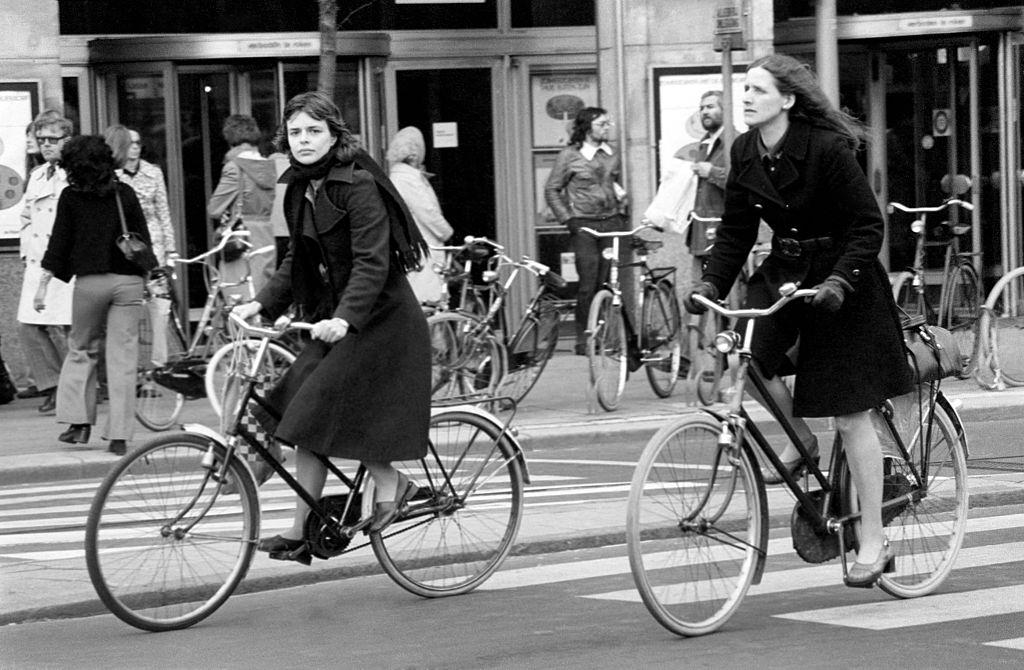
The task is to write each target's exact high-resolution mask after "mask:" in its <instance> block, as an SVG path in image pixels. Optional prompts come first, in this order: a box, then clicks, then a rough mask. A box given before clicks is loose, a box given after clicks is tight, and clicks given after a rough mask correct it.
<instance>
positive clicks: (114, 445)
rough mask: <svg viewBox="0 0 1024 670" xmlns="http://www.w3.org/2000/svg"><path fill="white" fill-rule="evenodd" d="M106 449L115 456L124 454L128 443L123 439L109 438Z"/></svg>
mask: <svg viewBox="0 0 1024 670" xmlns="http://www.w3.org/2000/svg"><path fill="white" fill-rule="evenodd" d="M107 451H109V452H110V453H112V454H115V455H117V456H124V454H125V452H126V451H128V445H127V444H126V443H125V441H124V440H111V441H110V447H108V448H107Z"/></svg>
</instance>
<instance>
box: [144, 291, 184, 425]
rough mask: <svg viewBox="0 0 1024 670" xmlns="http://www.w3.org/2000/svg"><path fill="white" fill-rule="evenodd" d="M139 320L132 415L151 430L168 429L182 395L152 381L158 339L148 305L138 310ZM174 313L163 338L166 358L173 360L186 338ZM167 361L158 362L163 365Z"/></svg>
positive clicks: (169, 317)
mask: <svg viewBox="0 0 1024 670" xmlns="http://www.w3.org/2000/svg"><path fill="white" fill-rule="evenodd" d="M140 312H141V317H140V320H139V362H138V374H137V377H136V380H135V418H136V419H138V420H139V423H141V424H142V425H143V426H145V427H146V428H148V429H150V430H155V431H162V430H167V429H169V428H171V426H173V425H174V423H175V422H176V421H177V420H178V417H179V416H180V415H181V410H182V408H183V407H184V406H185V396H184V395H182V394H181V393H176V392H174V391H172V390H171V389H169V388H167V387H165V386H161V385H159V384H157V383H156V381H154V380H153V372H154V370H156V368H157V364H156V363H155V362H154V361H153V357H154V353H156V351H157V350H159V348H160V347H159V345H158V346H157V347H156V349H154V345H155V344H157V343H158V340H159V339H160V335H159V333H157V332H156V331H154V329H153V323H152V320H151V317H150V312H149V307H148V305H143V306H142V309H141V310H140ZM176 320H177V315H175V314H170V315H168V319H167V325H166V328H164V334H163V339H164V341H165V342H166V352H165V353H166V358H167V359H169V360H173V359H174V358H176V357H180V356H181V354H182V353H183V352H184V351H185V340H184V336H183V335H182V333H181V330H180V326H178V325H177V322H176ZM165 362H166V361H160V364H161V365H162V364H163V363H165Z"/></svg>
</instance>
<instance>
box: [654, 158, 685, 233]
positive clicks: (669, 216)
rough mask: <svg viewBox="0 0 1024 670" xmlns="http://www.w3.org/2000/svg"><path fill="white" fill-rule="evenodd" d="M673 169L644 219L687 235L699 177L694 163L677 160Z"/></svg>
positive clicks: (659, 189)
mask: <svg viewBox="0 0 1024 670" xmlns="http://www.w3.org/2000/svg"><path fill="white" fill-rule="evenodd" d="M673 162H674V163H678V165H674V166H673V168H675V169H673V170H672V171H671V172H670V173H669V174H668V175H667V176H666V177H665V180H664V181H663V182H661V185H660V186H659V187H658V193H657V194H656V195H655V196H654V200H653V201H652V202H651V204H650V206H649V207H648V208H647V211H645V212H644V219H646V220H648V221H650V222H651V223H653V224H655V225H658V226H661V227H663V228H665V229H666V230H669V231H671V232H673V233H678V234H680V235H685V234H686V228H687V226H688V225H689V221H688V217H689V214H690V210H692V209H693V202H694V199H695V198H696V196H697V175H696V174H695V173H694V172H693V169H692V166H693V163H691V162H690V161H681V160H676V161H673Z"/></svg>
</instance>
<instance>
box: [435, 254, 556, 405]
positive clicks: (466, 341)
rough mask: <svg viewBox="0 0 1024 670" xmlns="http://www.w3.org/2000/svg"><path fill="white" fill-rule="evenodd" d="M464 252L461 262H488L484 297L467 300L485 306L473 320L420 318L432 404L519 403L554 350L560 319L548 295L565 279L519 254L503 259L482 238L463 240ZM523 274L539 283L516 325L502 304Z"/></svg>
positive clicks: (446, 315)
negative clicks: (426, 338) (427, 346)
mask: <svg viewBox="0 0 1024 670" xmlns="http://www.w3.org/2000/svg"><path fill="white" fill-rule="evenodd" d="M464 247H466V254H465V256H466V257H467V258H477V259H479V258H484V257H486V258H487V259H488V260H487V263H488V269H487V270H485V271H484V272H483V281H484V282H485V285H486V286H487V287H488V293H487V295H486V299H485V300H478V298H479V296H477V298H474V302H473V304H474V305H476V306H477V307H483V306H484V305H486V312H485V313H484V314H483V315H482V316H479V315H477V314H475V313H469V312H465V311H463V310H462V309H461V308H460V309H459V310H457V311H448V312H437V313H436V314H433V315H431V316H429V317H428V318H427V324H428V326H429V327H430V336H431V344H432V351H433V354H432V355H433V360H432V370H433V379H432V387H431V388H432V393H433V398H434V399H444V398H457V397H473V396H484V397H487V396H491V397H493V396H503V397H507V398H509V399H511V401H512V402H519V401H520V400H522V399H523V398H524V397H525V396H526V394H527V393H529V391H530V389H532V388H533V386H534V384H536V383H537V379H538V378H539V377H540V375H541V372H543V371H544V367H545V366H546V365H547V362H548V360H550V358H551V355H552V354H553V353H554V351H555V346H556V345H557V344H558V324H559V321H560V320H561V315H560V310H559V303H560V301H559V299H558V296H557V295H556V293H555V291H557V290H558V289H560V288H562V287H563V286H565V280H564V279H562V278H561V277H560V276H559V275H557V274H556V273H554V272H552V271H551V269H550V268H549V267H548V266H546V265H544V264H543V263H538V262H537V261H535V260H532V259H530V258H528V257H526V256H523V257H522V258H521V259H520V260H518V261H517V260H514V259H512V258H510V257H509V256H507V255H506V254H505V248H504V247H503V246H501V245H500V244H498V243H496V242H493V241H492V240H489V239H487V238H485V237H467V238H466V240H465V244H464ZM484 252H486V253H484ZM523 272H525V273H528V274H530V275H533V276H536V277H537V279H538V283H537V288H536V290H535V291H534V293H533V295H532V296H531V297H530V300H529V302H528V303H527V305H526V308H525V309H524V311H523V315H522V317H521V318H520V319H519V320H518V323H515V322H513V321H512V319H510V318H509V316H508V315H507V314H506V310H507V306H506V302H507V296H508V293H509V291H510V290H511V288H512V287H513V285H514V284H515V282H516V279H517V277H519V276H520V274H521V273H523ZM513 325H514V326H515V328H514V329H513V328H512V326H513Z"/></svg>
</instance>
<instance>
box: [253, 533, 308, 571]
mask: <svg viewBox="0 0 1024 670" xmlns="http://www.w3.org/2000/svg"><path fill="white" fill-rule="evenodd" d="M256 549H257V550H258V551H265V552H267V553H268V554H270V558H273V559H274V560H278V561H296V562H298V563H302V564H303V565H309V564H310V563H312V562H313V556H312V554H310V553H309V547H308V546H307V545H306V541H305V540H290V539H288V538H287V537H281V536H280V535H275V536H274V537H267V538H263V539H261V540H260V542H259V544H257V545H256Z"/></svg>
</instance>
